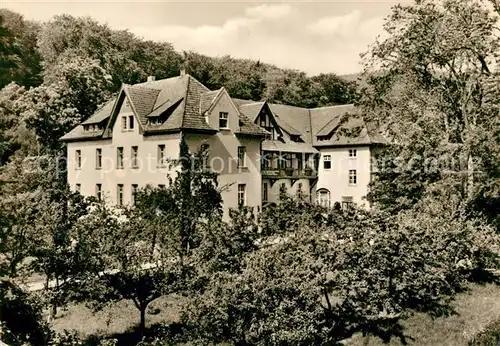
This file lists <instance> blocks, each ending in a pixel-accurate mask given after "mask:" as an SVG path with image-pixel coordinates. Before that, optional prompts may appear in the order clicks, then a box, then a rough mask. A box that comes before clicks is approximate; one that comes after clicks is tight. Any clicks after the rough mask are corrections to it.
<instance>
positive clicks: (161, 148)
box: [157, 144, 165, 167]
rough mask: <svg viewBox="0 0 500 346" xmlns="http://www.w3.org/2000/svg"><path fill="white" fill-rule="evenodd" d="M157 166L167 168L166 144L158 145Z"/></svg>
mask: <svg viewBox="0 0 500 346" xmlns="http://www.w3.org/2000/svg"><path fill="white" fill-rule="evenodd" d="M157 164H158V167H163V166H165V144H160V145H158V157H157Z"/></svg>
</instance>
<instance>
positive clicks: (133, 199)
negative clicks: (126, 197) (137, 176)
mask: <svg viewBox="0 0 500 346" xmlns="http://www.w3.org/2000/svg"><path fill="white" fill-rule="evenodd" d="M131 191H132V198H131V201H132V205H135V197H136V196H137V184H132V189H131Z"/></svg>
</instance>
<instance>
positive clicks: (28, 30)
mask: <svg viewBox="0 0 500 346" xmlns="http://www.w3.org/2000/svg"><path fill="white" fill-rule="evenodd" d="M0 17H1V18H2V20H3V24H1V26H2V27H3V30H8V32H9V34H10V36H11V38H10V42H11V45H12V47H13V50H11V53H12V54H14V56H11V58H13V60H10V63H7V64H8V65H10V66H6V67H5V69H3V70H2V73H1V74H0V75H1V77H0V88H2V87H4V86H5V85H7V84H9V83H11V82H15V83H17V84H19V85H22V86H24V87H33V86H38V85H39V84H40V83H41V82H42V76H41V71H42V66H41V58H40V54H39V53H38V50H37V47H36V41H37V34H38V31H39V29H40V27H39V25H38V23H35V22H32V21H27V20H25V19H24V18H23V16H22V15H20V14H18V13H15V12H12V11H9V10H7V9H1V10H0ZM3 62H4V63H6V62H8V60H3Z"/></svg>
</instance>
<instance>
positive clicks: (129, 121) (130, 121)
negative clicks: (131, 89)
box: [128, 115, 134, 130]
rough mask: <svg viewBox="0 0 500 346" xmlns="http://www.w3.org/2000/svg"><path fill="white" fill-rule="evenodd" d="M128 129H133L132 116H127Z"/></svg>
mask: <svg viewBox="0 0 500 346" xmlns="http://www.w3.org/2000/svg"><path fill="white" fill-rule="evenodd" d="M128 129H129V130H133V129H134V116H133V115H129V116H128Z"/></svg>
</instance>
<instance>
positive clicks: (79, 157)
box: [75, 150, 82, 169]
mask: <svg viewBox="0 0 500 346" xmlns="http://www.w3.org/2000/svg"><path fill="white" fill-rule="evenodd" d="M75 161H76V162H75V163H76V168H77V169H80V168H82V151H81V150H77V151H75Z"/></svg>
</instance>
